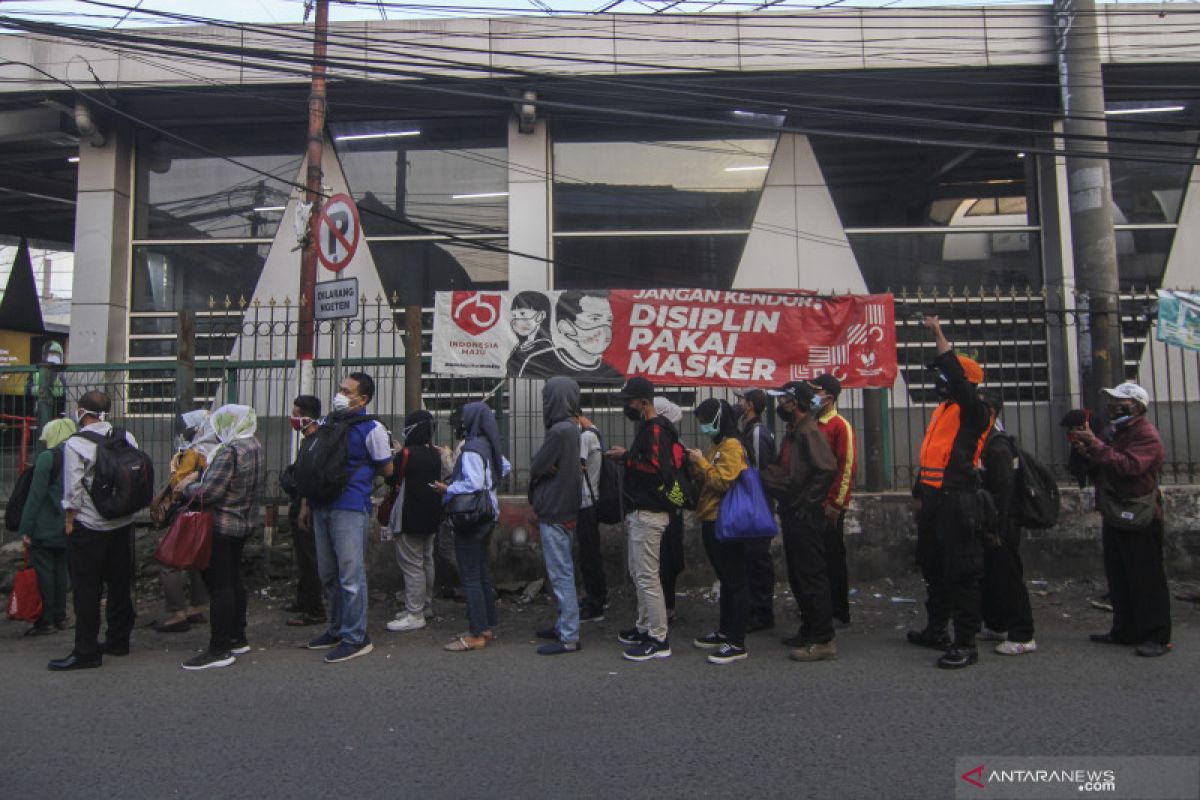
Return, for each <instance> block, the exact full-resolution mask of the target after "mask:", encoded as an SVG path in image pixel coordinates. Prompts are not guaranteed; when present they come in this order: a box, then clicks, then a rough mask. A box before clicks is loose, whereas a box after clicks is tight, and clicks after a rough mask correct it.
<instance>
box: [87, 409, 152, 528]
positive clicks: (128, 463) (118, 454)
mask: <svg viewBox="0 0 1200 800" xmlns="http://www.w3.org/2000/svg"><path fill="white" fill-rule="evenodd" d="M75 435H76V436H81V437H83V438H84V439H87V440H88V441H89V442H92V443H93V444H95V445H96V463H95V465H94V467H93V469H92V480H91V483H85V484H84V485H83V488H84V489H86V490H87V493H88V495H89V496H90V497H91V498H92V504H93V505H95V506H96V511H97V512H98V513H99V514H100V516H102V517H104V518H105V519H117V518H119V517H127V516H129V515H130V514H135V513H137V512H138V511H141V510H142V509H143V508H145V507H146V506H148V505H150V501H151V500H153V499H154V462H153V461H151V460H150V456H148V455H146V453H144V452H142V451H141V450H139V449H137V448H136V447H134V446H133V445H131V444H130V443H129V440H128V439H126V438H125V429H124V428H113V429H112V430H110V431H109V432H108V433H107V434H100V433H95V432H94V431H80V432H79V433H76V434H75Z"/></svg>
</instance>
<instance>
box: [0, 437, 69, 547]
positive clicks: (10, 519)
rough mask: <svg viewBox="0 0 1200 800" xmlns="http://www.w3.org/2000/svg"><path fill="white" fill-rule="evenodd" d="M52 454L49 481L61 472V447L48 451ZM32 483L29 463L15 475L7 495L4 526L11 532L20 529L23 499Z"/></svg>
mask: <svg viewBox="0 0 1200 800" xmlns="http://www.w3.org/2000/svg"><path fill="white" fill-rule="evenodd" d="M50 452H51V453H53V454H54V466H53V467H51V468H50V482H51V483H53V482H54V479H55V478H57V477H58V476H59V475H61V474H62V463H63V454H62V448H61V447H56V448H54V449H53V450H51V451H50ZM32 484H33V465H32V464H30V465H29V466H28V467H26V468H25V469H24V470H22V472H21V474H20V475H18V476H17V482H16V484H14V485H13V490H12V494H10V495H9V496H8V505H6V506H5V507H4V527H5V528H7V529H8V530H10V531H11V532H13V533H16V532H17V531H19V530H20V529H21V515H22V514H23V513H25V501H26V500H28V499H29V487H30V485H32Z"/></svg>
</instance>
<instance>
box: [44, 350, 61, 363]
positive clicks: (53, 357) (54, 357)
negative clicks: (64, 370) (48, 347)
mask: <svg viewBox="0 0 1200 800" xmlns="http://www.w3.org/2000/svg"><path fill="white" fill-rule="evenodd" d="M46 363H47V364H61V363H62V356H60V355H59V354H58V353H51V354H50V355H48V356H46Z"/></svg>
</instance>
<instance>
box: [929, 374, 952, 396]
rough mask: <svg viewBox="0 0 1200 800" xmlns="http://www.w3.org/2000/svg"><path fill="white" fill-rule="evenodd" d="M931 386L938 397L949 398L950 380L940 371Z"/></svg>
mask: <svg viewBox="0 0 1200 800" xmlns="http://www.w3.org/2000/svg"><path fill="white" fill-rule="evenodd" d="M933 388H934V390H935V391H937V395H938V397H940V398H942V399H943V400H949V399H950V381H949V380H947V379H946V376H945V375H943V374H942V373H940V372H939V373H938V376H937V380H936V381H934V384H933Z"/></svg>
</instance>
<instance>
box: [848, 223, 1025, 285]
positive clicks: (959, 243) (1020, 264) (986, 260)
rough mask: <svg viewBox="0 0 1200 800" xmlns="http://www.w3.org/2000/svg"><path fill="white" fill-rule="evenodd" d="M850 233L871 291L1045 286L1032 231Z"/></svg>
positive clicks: (855, 255) (851, 243)
mask: <svg viewBox="0 0 1200 800" xmlns="http://www.w3.org/2000/svg"><path fill="white" fill-rule="evenodd" d="M847 238H849V240H850V247H851V248H852V249H853V250H854V257H855V259H857V261H858V264H859V267H861V269H862V272H863V277H864V278H865V279H866V282H867V288H868V289H870V290H871V291H872V292H882V291H885V290H889V289H890V290H892V291H900V290H901V289H908V290H909V291H910V292H914V291H916V290H918V289H920V290H923V291H925V292H928V291H930V290H931V289H934V288H937V289H939V290H942V291H944V290H946V289H949V288H951V287H953V288H954V289H955V290H956V291H957V290H961V289H962V288H963V287H965V286H966V287H970V288H971V289H972V290H973V291H974V290H978V288H979V287H981V286H986V287H988V288H991V287H994V286H1000V287H1002V288H1007V287H1010V286H1015V287H1018V289H1024V288H1025V286H1030V287H1032V288H1034V289H1040V288H1041V286H1042V267H1041V257H1040V254H1039V250H1038V234H1037V233H1036V232H1033V231H1004V230H998V231H995V232H990V231H988V232H983V233H950V232H929V233H885V234H877V233H852V234H849V235H848V237H847Z"/></svg>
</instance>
